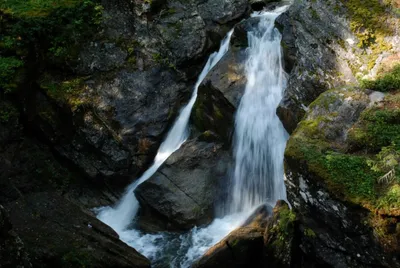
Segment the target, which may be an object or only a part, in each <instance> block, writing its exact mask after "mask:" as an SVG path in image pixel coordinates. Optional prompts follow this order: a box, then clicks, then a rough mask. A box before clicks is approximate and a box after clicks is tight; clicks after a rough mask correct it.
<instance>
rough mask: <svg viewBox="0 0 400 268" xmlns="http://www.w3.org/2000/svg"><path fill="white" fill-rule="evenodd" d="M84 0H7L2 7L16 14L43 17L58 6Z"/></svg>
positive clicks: (69, 6) (0, 6)
mask: <svg viewBox="0 0 400 268" xmlns="http://www.w3.org/2000/svg"><path fill="white" fill-rule="evenodd" d="M82 2H83V1H82V0H59V1H54V0H6V1H4V2H2V3H1V4H0V9H2V10H4V11H7V12H8V13H11V14H13V15H16V16H23V17H43V16H47V15H49V13H50V12H52V11H53V10H55V9H57V8H61V7H62V8H65V7H67V8H71V7H74V6H75V5H77V4H79V3H82Z"/></svg>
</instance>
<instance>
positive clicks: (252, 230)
mask: <svg viewBox="0 0 400 268" xmlns="http://www.w3.org/2000/svg"><path fill="white" fill-rule="evenodd" d="M269 216H270V214H269V209H268V208H265V207H264V206H263V207H260V208H259V209H257V211H256V212H255V213H254V214H253V215H252V216H251V217H250V218H249V219H248V220H247V221H246V223H245V224H244V225H243V226H242V227H239V228H238V229H236V230H234V231H233V232H231V233H230V234H229V235H227V236H226V237H225V238H224V239H223V240H222V241H221V242H219V243H218V244H216V245H215V246H213V247H212V248H210V249H209V250H208V251H207V252H206V253H205V254H204V255H203V256H202V257H201V258H200V259H199V260H198V261H196V262H195V263H194V264H193V266H192V267H194V268H200V267H260V266H261V264H262V263H261V262H262V255H263V246H264V243H263V233H264V229H265V226H266V224H267V220H268V217H269Z"/></svg>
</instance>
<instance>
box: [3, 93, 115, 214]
mask: <svg viewBox="0 0 400 268" xmlns="http://www.w3.org/2000/svg"><path fill="white" fill-rule="evenodd" d="M0 109H1V111H2V112H3V113H4V114H6V115H7V116H4V117H2V119H1V120H0V203H3V204H6V203H9V202H12V201H14V200H16V199H18V198H20V197H21V196H24V195H26V194H29V193H34V192H39V191H55V192H58V193H60V194H63V195H64V196H65V197H66V198H68V199H70V200H74V201H75V202H77V203H79V204H81V205H83V206H84V207H95V206H102V205H106V204H109V203H110V202H113V201H115V200H116V197H115V196H113V194H112V193H111V191H110V190H108V189H105V188H104V187H101V185H99V184H98V185H96V184H95V185H93V184H91V182H90V180H88V179H87V178H85V177H82V175H81V174H80V173H79V172H76V171H75V170H74V169H70V166H69V165H67V164H66V163H63V164H61V163H60V162H59V159H58V158H56V157H55V156H54V155H53V153H52V150H51V148H49V146H47V145H46V144H43V143H41V141H40V140H38V139H36V138H35V137H32V136H31V135H28V134H29V131H28V130H27V129H26V128H25V127H24V125H23V124H22V123H21V118H20V113H19V111H18V109H17V107H15V106H14V105H13V104H12V103H11V102H8V101H4V100H2V99H1V98H0ZM27 133H28V134H27Z"/></svg>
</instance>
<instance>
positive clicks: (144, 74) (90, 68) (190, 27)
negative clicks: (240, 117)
mask: <svg viewBox="0 0 400 268" xmlns="http://www.w3.org/2000/svg"><path fill="white" fill-rule="evenodd" d="M223 2H224V3H222V2H221V3H219V4H218V3H216V2H215V1H211V0H210V1H203V2H202V3H198V2H197V1H194V0H190V1H185V3H183V2H181V1H155V2H154V3H151V4H149V3H146V2H143V1H133V2H131V3H128V2H124V1H118V2H117V3H115V4H109V3H104V5H103V7H104V14H103V20H102V21H101V25H100V26H99V33H98V35H96V38H95V40H88V42H87V43H85V44H83V45H82V49H81V51H80V54H79V57H78V58H77V59H76V62H77V63H76V64H75V65H74V66H59V67H60V68H61V69H62V68H67V69H68V70H70V72H71V73H70V74H68V75H67V76H64V75H63V74H60V73H58V72H57V71H51V70H40V71H41V73H40V75H39V77H38V78H37V81H36V83H35V84H38V87H39V88H36V89H34V90H31V92H35V93H30V94H31V96H30V97H29V98H26V100H28V101H25V100H24V102H26V103H25V106H26V107H25V108H24V110H25V111H26V117H27V122H28V124H29V125H30V127H31V128H33V129H34V131H35V132H36V133H37V135H39V136H41V137H45V139H46V142H48V143H49V144H50V145H51V147H52V148H53V149H54V150H55V151H56V153H57V154H58V155H60V156H62V157H63V158H65V159H66V160H68V161H69V162H71V163H72V164H73V165H75V166H76V168H78V169H80V170H81V171H82V173H84V174H85V175H86V176H88V177H90V178H91V179H92V180H93V181H96V182H97V183H99V184H101V185H103V187H106V188H110V189H112V190H113V191H119V190H120V189H121V188H122V187H124V186H126V184H128V183H129V182H130V181H131V180H132V176H137V175H138V174H140V173H141V172H142V171H143V170H144V169H145V168H146V167H147V166H148V165H149V163H150V162H151V160H152V158H153V157H154V155H155V152H156V149H157V147H158V146H159V144H160V142H161V141H162V138H163V136H164V134H165V133H166V132H167V130H168V127H169V126H170V124H171V123H172V122H173V119H174V117H175V116H176V114H177V111H178V110H179V108H180V107H181V106H182V104H183V103H184V102H186V101H187V98H188V95H189V94H190V92H191V90H192V87H193V84H194V81H192V79H195V77H196V76H197V75H198V72H199V69H200V68H201V66H202V64H203V61H204V59H205V57H206V56H207V55H208V54H209V53H210V52H211V51H212V50H214V49H216V48H217V47H218V45H219V42H220V40H221V39H222V38H223V37H224V35H225V34H226V32H227V31H228V30H229V28H230V27H232V26H233V24H234V23H236V22H237V21H238V20H240V19H241V18H243V17H244V16H247V15H248V10H249V3H248V1H247V0H232V1H223ZM216 4H218V5H216ZM73 62H75V61H73ZM189 63H190V64H189ZM54 88H56V89H57V90H56V91H55V90H54ZM222 109H223V108H222ZM211 112H213V111H211ZM228 112H229V113H232V112H231V108H230V107H228ZM224 116H225V115H224ZM227 122H228V121H227ZM207 128H208V127H207ZM226 129H227V127H224V131H225V130H226ZM216 132H217V131H216ZM226 132H227V131H225V133H224V135H223V136H224V138H225V137H227V136H229V135H228V134H226ZM218 134H220V133H218Z"/></svg>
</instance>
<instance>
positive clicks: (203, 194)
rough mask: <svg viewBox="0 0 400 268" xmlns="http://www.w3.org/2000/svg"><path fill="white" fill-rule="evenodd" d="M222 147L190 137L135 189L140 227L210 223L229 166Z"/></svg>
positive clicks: (175, 227)
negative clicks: (138, 205) (138, 204)
mask: <svg viewBox="0 0 400 268" xmlns="http://www.w3.org/2000/svg"><path fill="white" fill-rule="evenodd" d="M221 147H222V145H221V144H218V143H208V142H204V141H199V140H196V139H194V140H190V141H188V142H186V143H185V144H184V145H183V146H182V148H180V149H179V150H178V151H177V152H175V153H174V154H172V155H171V156H170V158H169V159H168V160H167V161H166V162H165V164H164V165H163V167H162V168H161V169H160V170H159V171H158V172H157V173H156V174H155V175H154V176H153V177H152V178H150V179H149V180H147V181H146V182H144V183H143V184H141V185H140V186H139V187H138V188H137V189H136V191H135V193H136V196H137V198H138V200H139V203H140V206H141V207H140V212H139V225H140V227H141V228H142V229H145V230H146V229H147V230H148V231H155V230H157V229H158V230H159V229H161V230H177V229H178V230H182V229H190V228H192V227H193V226H195V225H202V224H206V223H209V222H211V220H212V219H213V213H214V204H215V203H216V201H217V198H218V196H219V190H218V189H219V187H220V184H222V183H223V179H224V177H225V175H226V171H227V168H228V165H229V156H228V154H227V152H225V151H223V150H222V149H221Z"/></svg>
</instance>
